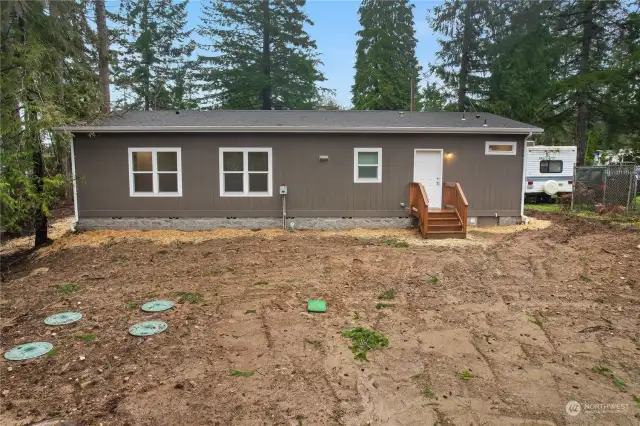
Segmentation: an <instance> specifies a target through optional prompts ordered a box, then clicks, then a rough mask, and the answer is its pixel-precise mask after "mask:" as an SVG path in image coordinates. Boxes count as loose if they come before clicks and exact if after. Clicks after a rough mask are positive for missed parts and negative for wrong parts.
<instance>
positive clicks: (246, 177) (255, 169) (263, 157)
mask: <svg viewBox="0 0 640 426" xmlns="http://www.w3.org/2000/svg"><path fill="white" fill-rule="evenodd" d="M272 188H273V168H272V155H271V148H220V196H221V197H270V196H271V193H272Z"/></svg>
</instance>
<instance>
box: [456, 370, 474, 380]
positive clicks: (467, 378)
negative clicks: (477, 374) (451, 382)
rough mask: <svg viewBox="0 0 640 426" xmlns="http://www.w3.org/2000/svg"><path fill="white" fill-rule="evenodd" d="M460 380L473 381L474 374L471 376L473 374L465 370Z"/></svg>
mask: <svg viewBox="0 0 640 426" xmlns="http://www.w3.org/2000/svg"><path fill="white" fill-rule="evenodd" d="M459 378H460V380H471V379H473V378H474V377H473V374H471V372H470V371H469V370H464V371H463V372H462V373H461V374H460V376H459Z"/></svg>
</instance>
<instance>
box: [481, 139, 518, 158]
mask: <svg viewBox="0 0 640 426" xmlns="http://www.w3.org/2000/svg"><path fill="white" fill-rule="evenodd" d="M489 145H510V146H512V147H513V150H511V151H489ZM517 151H518V142H503V141H486V142H485V144H484V154H485V155H516V152H517Z"/></svg>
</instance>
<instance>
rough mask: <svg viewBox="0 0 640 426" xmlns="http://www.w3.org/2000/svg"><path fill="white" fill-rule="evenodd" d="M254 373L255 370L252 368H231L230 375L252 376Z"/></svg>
mask: <svg viewBox="0 0 640 426" xmlns="http://www.w3.org/2000/svg"><path fill="white" fill-rule="evenodd" d="M254 373H255V371H253V370H248V371H242V370H231V375H232V376H234V377H251V376H253V374H254Z"/></svg>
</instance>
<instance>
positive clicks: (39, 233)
mask: <svg viewBox="0 0 640 426" xmlns="http://www.w3.org/2000/svg"><path fill="white" fill-rule="evenodd" d="M18 27H19V28H20V43H21V44H22V45H23V46H26V44H27V25H26V21H25V18H24V16H20V17H19V18H18ZM23 91H24V93H25V94H26V97H25V99H24V101H25V115H24V120H25V127H26V129H28V132H26V133H27V137H28V138H29V139H30V140H29V142H30V145H31V161H32V163H33V177H32V180H33V185H34V189H35V192H36V196H35V198H36V203H35V208H34V212H33V219H34V229H35V244H34V245H35V247H36V248H38V247H40V246H42V245H44V244H46V243H47V241H48V235H47V226H48V221H47V215H46V214H45V212H44V210H43V209H42V198H43V197H42V194H43V192H44V182H43V178H44V158H43V156H42V142H41V141H40V132H39V131H38V128H37V124H36V123H37V121H38V116H37V113H36V112H35V111H34V110H33V106H32V102H31V99H30V96H29V91H28V90H23Z"/></svg>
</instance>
